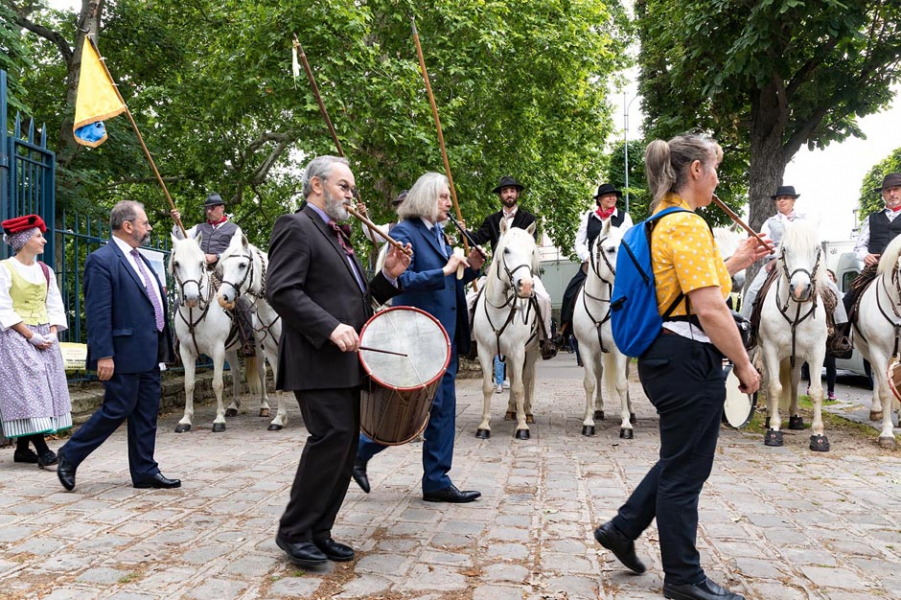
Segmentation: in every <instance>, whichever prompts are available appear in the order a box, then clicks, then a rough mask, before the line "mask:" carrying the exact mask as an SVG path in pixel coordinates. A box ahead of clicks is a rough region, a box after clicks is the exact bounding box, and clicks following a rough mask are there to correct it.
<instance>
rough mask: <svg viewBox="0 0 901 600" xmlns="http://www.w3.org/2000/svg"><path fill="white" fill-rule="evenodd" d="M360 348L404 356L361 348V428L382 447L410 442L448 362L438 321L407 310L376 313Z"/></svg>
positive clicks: (425, 416)
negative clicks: (363, 375) (362, 376)
mask: <svg viewBox="0 0 901 600" xmlns="http://www.w3.org/2000/svg"><path fill="white" fill-rule="evenodd" d="M360 345H361V346H363V347H367V348H375V349H377V350H388V351H390V352H396V353H401V354H406V356H396V355H394V354H384V353H381V352H372V351H369V350H360V363H361V364H362V366H363V370H364V371H365V372H366V375H367V377H366V379H365V381H364V383H363V392H362V397H361V404H360V428H361V429H362V430H363V433H365V434H366V435H367V436H369V437H370V438H371V439H372V440H374V441H376V442H378V443H379V444H383V445H385V446H398V445H400V444H406V443H407V442H410V441H412V440H413V439H415V438H416V436H417V435H419V434H420V433H421V432H422V431H423V430H424V429H425V427H426V425H427V424H428V422H429V410H430V409H431V407H432V401H433V400H434V399H435V395H436V394H437V392H438V387H439V386H440V385H441V378H442V377H443V376H444V372H445V371H446V370H447V365H448V364H450V358H451V343H450V340H449V339H448V337H447V332H446V331H445V330H444V327H442V326H441V323H439V322H438V319H436V318H435V317H433V316H432V315H430V314H429V313H427V312H425V311H423V310H420V309H418V308H413V307H410V306H395V307H392V308H389V309H386V310H383V311H381V312H378V313H376V314H375V315H374V316H373V317H372V318H371V319H369V321H367V322H366V325H364V326H363V330H362V331H361V332H360Z"/></svg>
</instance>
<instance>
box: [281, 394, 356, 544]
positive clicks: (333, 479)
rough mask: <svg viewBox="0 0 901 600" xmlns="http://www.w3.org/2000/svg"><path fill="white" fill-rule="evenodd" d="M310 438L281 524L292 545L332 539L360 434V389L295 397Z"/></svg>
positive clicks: (302, 455) (282, 530)
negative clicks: (327, 538)
mask: <svg viewBox="0 0 901 600" xmlns="http://www.w3.org/2000/svg"><path fill="white" fill-rule="evenodd" d="M294 395H295V397H296V398H297V403H298V404H299V405H300V413H301V414H302V415H303V422H304V425H306V427H307V432H308V433H309V436H308V437H307V443H306V445H304V447H303V453H302V454H301V456H300V464H298V465H297V473H296V474H295V475H294V485H292V486H291V498H290V499H289V500H288V506H287V507H286V508H285V513H284V514H283V515H282V518H281V522H280V523H279V532H280V533H281V535H282V537H284V538H286V539H287V540H288V541H290V542H309V541H312V540H314V539H322V538H326V537H331V531H332V526H333V525H334V524H335V518H336V517H337V516H338V510H339V509H340V508H341V505H342V504H343V503H344V497H345V496H346V495H347V486H348V485H349V484H350V476H351V473H352V472H353V467H354V457H355V456H356V453H357V436H358V434H359V432H360V388H359V387H354V388H340V389H329V390H308V391H303V392H294Z"/></svg>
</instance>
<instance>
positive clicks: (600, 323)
mask: <svg viewBox="0 0 901 600" xmlns="http://www.w3.org/2000/svg"><path fill="white" fill-rule="evenodd" d="M608 237H610V236H609V235H605V236H604V237H601V238H598V239H597V240H596V241H595V245H594V247H595V251H594V252H592V253H589V255H588V261H589V263H590V265H591V270H592V271H593V272H594V274H595V275H597V276H598V279H600V280H601V283H603V284H605V285H606V286H607V290H608V291H609V296H610V297H609V298H598V297H597V296H592V295H591V294H589V293H588V290H586V289H585V285H584V284H582V306H584V307H585V312H586V313H587V314H588V317H589V318H590V319H591V321H592V322H593V323H594V327H595V329H596V330H597V333H598V343H599V344H600V346H601V352H603V353H604V354H607V353H608V352H610V350H608V349H607V348H606V347H605V346H604V340H603V337H602V335H601V328H602V327H603V326H604V323H606V322H607V321H609V320H610V316H611V314H612V312H611V311H610V308H609V307H608V308H607V312H606V314H605V315H604V316H603V318H601V319H596V318H595V317H594V315H592V314H591V311H590V310H589V309H588V300H586V297H587V298H591V299H592V300H594V301H595V302H601V303H605V302H606V303H607V304H610V298H612V297H613V282H612V281H607V280H606V279H604V278H603V277H601V274H600V273H599V272H598V268H599V265H598V260H597V258H596V256H595V255H600V256H601V258H603V259H604V263H606V265H607V268H608V269H610V272H611V273H613V277H616V266H615V265H612V264H610V259H609V258H607V253H606V252H602V251H601V250H602V248H601V245H602V243H603V242H604V241H605V240H606V239H607V238H608Z"/></svg>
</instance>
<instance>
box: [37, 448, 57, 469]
mask: <svg viewBox="0 0 901 600" xmlns="http://www.w3.org/2000/svg"><path fill="white" fill-rule="evenodd" d="M58 462H59V458H58V457H57V456H56V452H54V451H53V450H49V449H48V450H47V451H46V452H41V453H40V454H38V467H40V468H42V469H43V468H44V467H46V466H48V465H55V464H56V463H58Z"/></svg>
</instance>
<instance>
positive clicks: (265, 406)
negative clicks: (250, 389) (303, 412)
mask: <svg viewBox="0 0 901 600" xmlns="http://www.w3.org/2000/svg"><path fill="white" fill-rule="evenodd" d="M257 348H259V349H260V352H259V356H258V357H257V359H256V360H255V361H254V362H255V363H256V367H257V378H258V381H259V382H260V416H261V417H265V418H269V415H270V414H271V411H270V409H269V390H267V389H266V387H267V386H266V353H265V351H264V350H263V348H262V347H261V346H260V342H259V341H257Z"/></svg>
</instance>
